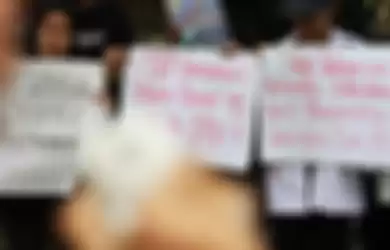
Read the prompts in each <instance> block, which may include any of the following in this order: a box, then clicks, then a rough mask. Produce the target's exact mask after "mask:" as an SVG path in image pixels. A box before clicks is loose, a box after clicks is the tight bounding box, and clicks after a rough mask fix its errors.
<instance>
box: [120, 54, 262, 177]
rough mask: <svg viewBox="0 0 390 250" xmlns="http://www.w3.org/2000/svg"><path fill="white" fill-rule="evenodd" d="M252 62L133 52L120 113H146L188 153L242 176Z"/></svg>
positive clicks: (247, 138)
mask: <svg viewBox="0 0 390 250" xmlns="http://www.w3.org/2000/svg"><path fill="white" fill-rule="evenodd" d="M257 71H258V69H257V64H256V59H255V57H252V56H251V55H246V54H239V55H237V56H236V57H234V58H231V59H226V58H223V56H221V55H220V54H219V53H218V51H213V50H211V49H210V50H207V49H192V50H186V49H174V48H157V47H138V48H136V49H135V50H134V51H133V53H132V55H131V67H129V68H128V70H127V76H126V77H125V79H126V89H125V96H124V101H125V107H126V109H131V108H132V107H133V106H134V105H141V106H145V107H151V108H154V109H155V110H158V111H157V113H159V114H161V115H162V116H163V117H165V118H166V119H167V120H168V122H169V123H170V125H172V129H174V132H175V133H177V134H178V135H179V137H180V138H181V139H182V140H183V141H184V142H185V143H186V145H188V146H189V147H190V148H191V149H192V150H193V152H195V153H196V154H198V155H199V156H201V157H202V158H203V159H205V160H207V161H209V162H210V163H212V164H216V165H218V166H222V167H226V168H229V169H230V170H233V171H234V170H236V171H242V170H244V169H245V167H246V164H247V163H248V160H249V148H250V135H249V134H250V122H251V100H252V96H253V95H252V94H253V91H252V90H253V88H254V87H255V83H256V82H257V80H258V77H257V74H256V72H257Z"/></svg>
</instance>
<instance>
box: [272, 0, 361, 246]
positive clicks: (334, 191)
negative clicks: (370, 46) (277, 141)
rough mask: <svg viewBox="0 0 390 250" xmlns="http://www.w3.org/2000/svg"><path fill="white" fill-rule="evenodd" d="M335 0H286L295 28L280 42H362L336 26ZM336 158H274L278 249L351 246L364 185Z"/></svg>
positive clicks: (341, 44)
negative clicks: (351, 229)
mask: <svg viewBox="0 0 390 250" xmlns="http://www.w3.org/2000/svg"><path fill="white" fill-rule="evenodd" d="M337 4H338V1H336V0H285V1H284V7H285V8H286V12H287V13H288V15H289V17H290V18H292V20H293V21H294V30H293V32H292V34H290V35H289V36H288V37H287V38H285V39H284V40H282V41H281V42H280V44H279V46H280V48H285V47H291V48H293V47H298V46H305V45H318V44H320V45H323V46H327V47H334V48H336V47H340V48H359V47H361V46H362V42H361V41H360V40H359V39H357V38H356V37H354V36H353V35H350V34H348V33H347V32H345V31H343V30H341V29H339V28H337V27H335V24H334V18H335V11H336V9H337V6H336V5H337ZM281 50H282V49H281ZM281 53H283V52H281ZM281 56H282V54H281ZM334 164H335V166H330V165H328V164H325V163H324V162H302V161H297V162H292V161H288V162H286V161H283V160H280V161H275V162H271V163H270V167H269V169H268V170H267V174H266V179H265V182H266V189H267V190H266V192H267V198H268V205H269V208H270V213H271V224H272V226H273V229H274V231H275V232H274V245H275V246H276V249H278V250H289V249H324V250H329V249H334V250H346V249H350V247H351V246H350V245H349V243H350V241H349V237H350V233H349V226H350V221H351V220H354V219H356V218H360V216H361V215H362V213H363V211H364V205H365V204H364V201H363V190H362V189H361V187H360V179H359V173H357V171H356V172H354V171H352V170H348V171H349V172H345V170H343V169H341V168H340V167H341V166H337V164H336V163H334Z"/></svg>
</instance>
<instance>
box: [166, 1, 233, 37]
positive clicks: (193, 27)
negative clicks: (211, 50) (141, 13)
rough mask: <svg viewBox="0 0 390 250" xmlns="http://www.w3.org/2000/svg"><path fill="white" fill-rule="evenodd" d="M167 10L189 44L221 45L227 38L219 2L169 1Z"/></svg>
mask: <svg viewBox="0 0 390 250" xmlns="http://www.w3.org/2000/svg"><path fill="white" fill-rule="evenodd" d="M166 8H167V9H168V13H170V16H171V22H172V24H174V25H176V26H177V27H178V28H179V29H180V31H181V33H182V36H183V37H182V38H183V39H184V40H185V41H186V42H189V43H195V44H214V45H219V44H220V43H221V42H224V41H225V40H226V38H227V30H226V24H225V20H224V18H223V15H222V11H221V10H222V6H221V3H220V1H219V0H196V1H194V0H168V1H166Z"/></svg>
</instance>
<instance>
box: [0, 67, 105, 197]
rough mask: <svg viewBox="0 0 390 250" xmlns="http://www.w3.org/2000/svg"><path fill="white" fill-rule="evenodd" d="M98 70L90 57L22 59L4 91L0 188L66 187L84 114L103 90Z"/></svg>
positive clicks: (29, 190) (28, 190)
mask: <svg viewBox="0 0 390 250" xmlns="http://www.w3.org/2000/svg"><path fill="white" fill-rule="evenodd" d="M102 69H103V68H102V67H101V66H100V65H99V64H97V63H94V62H82V61H52V60H37V61H33V60H30V61H25V62H23V64H22V65H21V68H20V70H19V72H18V74H17V76H16V79H15V82H14V84H13V85H12V89H11V92H10V93H9V96H8V108H7V120H8V128H7V139H6V141H5V142H3V145H2V147H0V159H2V162H3V164H2V168H1V171H0V182H1V183H2V185H0V191H1V192H2V191H18V192H19V191H24V192H25V193H37V192H41V193H42V192H43V193H45V192H49V193H58V192H60V193H64V192H66V191H67V190H68V191H69V190H70V188H71V185H72V181H73V177H74V173H75V170H76V168H77V167H78V166H77V158H76V156H77V150H78V145H79V140H80V136H81V132H82V127H83V126H85V125H87V124H88V123H87V122H86V121H85V116H86V114H88V113H89V111H90V110H91V109H92V107H93V106H94V105H96V103H97V100H96V99H97V96H98V95H99V94H100V93H101V91H102V87H103V81H104V76H103V70H102ZM90 125H91V126H92V124H90ZM17 155H19V156H20V159H19V160H18V159H14V158H15V156H17ZM13 159H14V160H13Z"/></svg>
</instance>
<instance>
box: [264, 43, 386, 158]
mask: <svg viewBox="0 0 390 250" xmlns="http://www.w3.org/2000/svg"><path fill="white" fill-rule="evenodd" d="M389 56H390V50H387V49H380V48H376V49H359V50H341V49H331V50H328V49H316V48H307V49H296V50H293V51H290V53H288V54H282V53H277V52H272V53H269V54H267V55H266V56H265V60H266V61H265V65H266V69H265V73H264V82H263V98H264V101H263V121H264V124H263V125H264V127H263V131H262V133H263V135H264V136H263V140H262V152H261V153H262V155H263V156H264V157H265V159H267V160H278V159H279V160H281V159H283V160H286V159H290V160H309V161H313V160H315V161H318V160H320V161H323V162H336V163H342V164H348V165H354V164H359V165H366V166H384V165H385V166H386V165H387V166H388V165H389V163H390V154H388V152H389V150H390V130H389V129H388V127H389V125H390V102H389V101H388V99H389V98H390V67H389V63H388V62H389ZM268 67H270V68H268ZM276 68H280V72H282V73H280V74H279V73H278V70H277V69H276Z"/></svg>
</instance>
